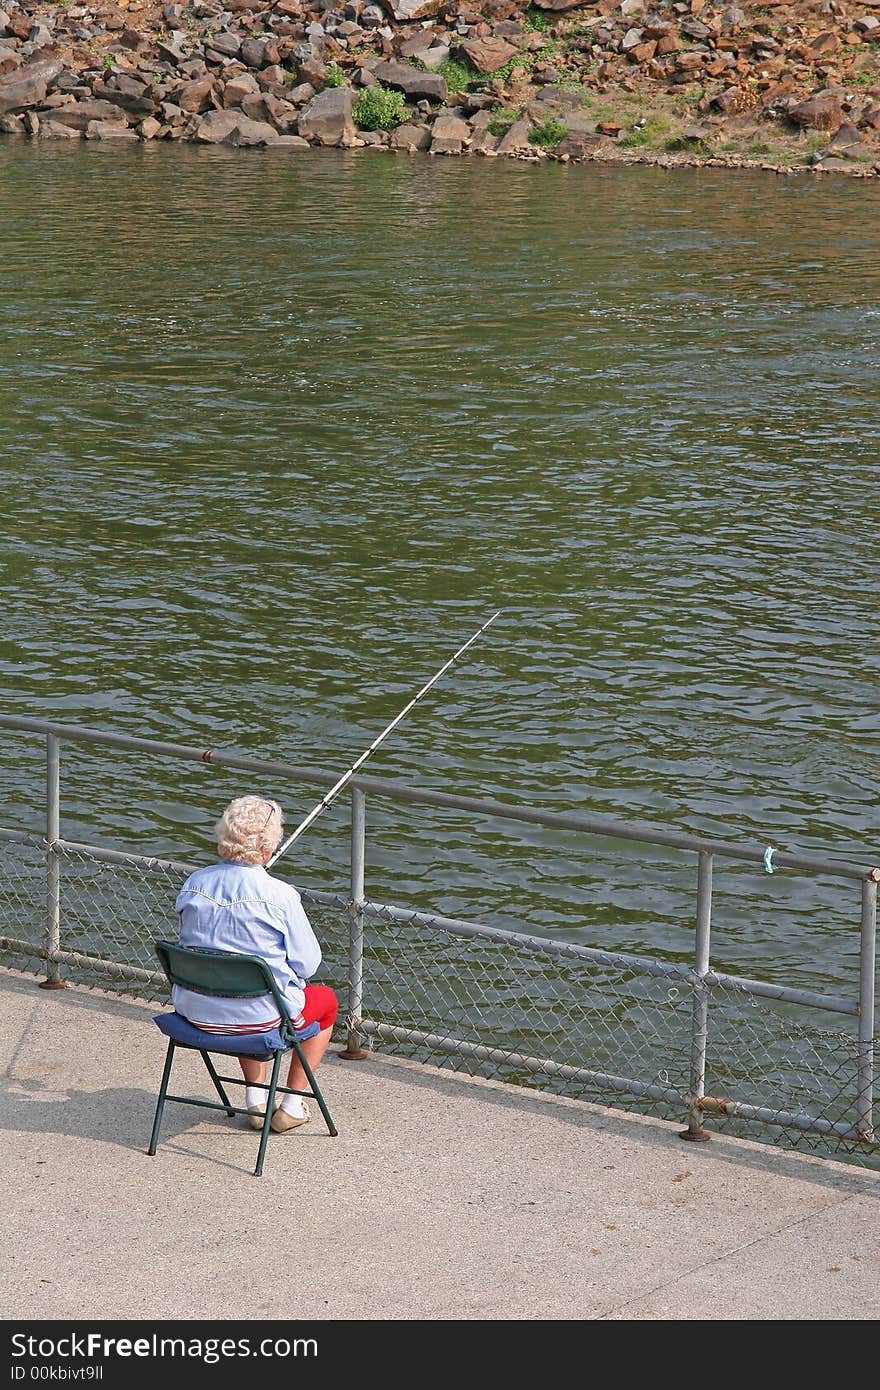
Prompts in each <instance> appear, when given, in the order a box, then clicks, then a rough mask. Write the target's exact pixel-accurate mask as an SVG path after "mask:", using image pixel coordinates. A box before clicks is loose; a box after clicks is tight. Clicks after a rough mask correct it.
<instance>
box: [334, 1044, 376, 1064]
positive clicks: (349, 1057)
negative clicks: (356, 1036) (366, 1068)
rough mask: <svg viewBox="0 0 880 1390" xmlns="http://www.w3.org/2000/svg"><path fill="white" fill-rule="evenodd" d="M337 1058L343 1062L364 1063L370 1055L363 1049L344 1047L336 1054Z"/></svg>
mask: <svg viewBox="0 0 880 1390" xmlns="http://www.w3.org/2000/svg"><path fill="white" fill-rule="evenodd" d="M336 1055H337V1057H341V1058H342V1060H343V1062H366V1061H368V1060H369V1058H370V1056H371V1054H370V1053H369V1052H367V1050H366V1048H363V1047H344V1048H343V1049H342V1051H341V1052H337V1054H336Z"/></svg>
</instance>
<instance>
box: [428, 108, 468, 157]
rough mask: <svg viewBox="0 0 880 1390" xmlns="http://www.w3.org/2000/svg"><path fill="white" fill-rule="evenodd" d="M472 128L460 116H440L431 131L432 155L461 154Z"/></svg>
mask: <svg viewBox="0 0 880 1390" xmlns="http://www.w3.org/2000/svg"><path fill="white" fill-rule="evenodd" d="M470 136H471V128H470V126H469V125H468V123H467V121H463V120H461V119H460V117H458V116H438V117H437V119H436V121H435V122H434V126H433V129H432V131H431V153H432V154H461V152H462V149H463V148H464V145H465V143H466V141H468V140H469V139H470Z"/></svg>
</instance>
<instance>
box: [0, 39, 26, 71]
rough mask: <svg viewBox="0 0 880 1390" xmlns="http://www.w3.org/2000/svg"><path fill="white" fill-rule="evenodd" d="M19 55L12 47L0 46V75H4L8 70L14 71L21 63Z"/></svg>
mask: <svg viewBox="0 0 880 1390" xmlns="http://www.w3.org/2000/svg"><path fill="white" fill-rule="evenodd" d="M23 61H24V60H23V59H22V57H21V55H20V54H18V53H16V51H15V49H14V48H3V47H2V46H0V77H5V76H6V74H7V73H8V72H14V71H15V70H16V68H20V67H21V65H22V62H23Z"/></svg>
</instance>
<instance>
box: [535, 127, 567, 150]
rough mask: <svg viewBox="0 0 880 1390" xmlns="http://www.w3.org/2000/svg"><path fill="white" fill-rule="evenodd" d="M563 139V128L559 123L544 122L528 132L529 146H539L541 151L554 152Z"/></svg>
mask: <svg viewBox="0 0 880 1390" xmlns="http://www.w3.org/2000/svg"><path fill="white" fill-rule="evenodd" d="M564 139H565V126H564V125H563V124H562V122H561V121H556V120H549V121H544V122H543V123H542V124H541V125H536V126H535V127H534V129H533V130H530V131H529V144H530V145H540V146H541V149H542V150H555V149H556V146H557V145H558V144H559V143H560V141H562V140H564Z"/></svg>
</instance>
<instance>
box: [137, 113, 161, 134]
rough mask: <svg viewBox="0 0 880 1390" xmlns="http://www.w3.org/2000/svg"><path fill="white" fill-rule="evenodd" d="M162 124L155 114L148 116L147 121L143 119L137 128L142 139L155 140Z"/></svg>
mask: <svg viewBox="0 0 880 1390" xmlns="http://www.w3.org/2000/svg"><path fill="white" fill-rule="evenodd" d="M161 129H162V126H161V124H160V122H159V121H157V120H156V119H155V117H154V116H148V117H147V119H146V120H145V121H141V123H140V125H139V126H138V128H137V133H138V135H139V136H140V137H141V139H142V140H155V138H156V136H157V135H158V134H159V131H160V130H161Z"/></svg>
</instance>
